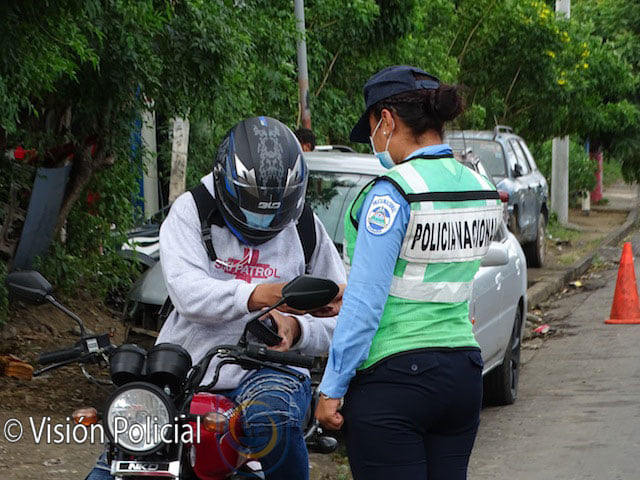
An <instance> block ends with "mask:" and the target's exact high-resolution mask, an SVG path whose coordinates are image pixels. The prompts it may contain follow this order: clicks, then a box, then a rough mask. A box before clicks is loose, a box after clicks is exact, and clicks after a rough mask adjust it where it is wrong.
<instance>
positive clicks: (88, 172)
mask: <svg viewBox="0 0 640 480" xmlns="http://www.w3.org/2000/svg"><path fill="white" fill-rule="evenodd" d="M107 163H108V162H107V158H106V154H105V153H104V151H102V150H101V149H100V150H99V151H98V152H97V153H96V156H95V158H91V148H90V147H88V148H87V147H79V148H78V149H77V152H76V155H75V157H74V160H73V168H72V170H71V175H70V176H69V182H68V183H67V188H66V191H65V195H64V199H63V200H62V206H61V207H60V212H58V221H57V223H56V229H55V232H54V237H53V238H57V237H58V235H59V234H60V230H61V229H62V227H63V226H64V224H65V222H66V221H67V218H68V217H69V213H70V212H71V209H72V208H73V206H74V205H75V204H76V202H77V201H78V199H80V196H81V195H82V193H83V192H84V189H85V188H86V187H87V185H88V184H89V182H90V181H91V178H92V177H93V174H94V173H95V171H96V170H98V169H99V168H100V167H102V166H103V165H106V164H107Z"/></svg>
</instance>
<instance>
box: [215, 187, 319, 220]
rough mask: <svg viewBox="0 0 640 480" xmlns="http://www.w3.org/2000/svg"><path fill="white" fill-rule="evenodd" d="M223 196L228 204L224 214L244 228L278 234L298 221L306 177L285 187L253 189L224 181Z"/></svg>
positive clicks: (302, 203)
mask: <svg viewBox="0 0 640 480" xmlns="http://www.w3.org/2000/svg"><path fill="white" fill-rule="evenodd" d="M225 187H226V188H225V192H224V193H225V194H226V195H229V196H230V197H232V198H230V199H229V200H230V203H231V205H233V204H235V205H234V206H237V208H227V209H226V210H227V213H228V214H229V215H231V216H232V217H233V218H234V220H236V221H237V222H239V223H241V224H243V225H246V226H247V227H248V228H251V229H253V230H257V231H262V232H278V231H280V230H282V229H283V228H284V227H285V226H286V225H287V224H288V223H290V222H293V221H296V220H298V218H299V217H300V214H301V213H302V207H303V205H304V196H305V192H306V189H307V178H306V177H305V178H304V179H303V181H302V182H299V183H296V184H293V185H291V184H289V185H287V186H286V187H284V188H283V187H256V186H255V185H248V184H246V183H244V182H243V181H242V180H231V181H230V180H229V178H226V182H225Z"/></svg>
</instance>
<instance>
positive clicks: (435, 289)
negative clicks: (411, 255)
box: [389, 276, 471, 303]
mask: <svg viewBox="0 0 640 480" xmlns="http://www.w3.org/2000/svg"><path fill="white" fill-rule="evenodd" d="M389 294H390V295H393V296H394V297H399V298H404V299H406V300H415V301H418V302H438V303H450V302H465V301H467V300H469V298H470V297H471V282H426V283H425V282H422V281H420V282H419V281H417V280H413V279H408V278H400V277H396V276H394V277H393V280H392V282H391V290H390V291H389Z"/></svg>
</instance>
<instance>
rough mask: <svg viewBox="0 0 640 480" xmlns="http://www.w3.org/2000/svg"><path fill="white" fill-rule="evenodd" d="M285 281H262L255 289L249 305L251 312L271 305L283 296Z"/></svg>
mask: <svg viewBox="0 0 640 480" xmlns="http://www.w3.org/2000/svg"><path fill="white" fill-rule="evenodd" d="M284 285H285V284H284V283H261V284H259V285H257V286H256V288H254V289H253V292H251V296H249V301H248V302H247V307H248V308H249V311H250V312H255V311H257V310H261V309H263V308H266V307H270V306H271V305H273V304H274V303H276V302H277V301H278V300H280V297H282V287H284Z"/></svg>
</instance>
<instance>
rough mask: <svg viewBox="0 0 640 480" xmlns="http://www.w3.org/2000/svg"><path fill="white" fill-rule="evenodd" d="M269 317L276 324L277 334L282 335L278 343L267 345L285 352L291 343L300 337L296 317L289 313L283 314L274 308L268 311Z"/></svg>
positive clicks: (294, 342) (293, 343)
mask: <svg viewBox="0 0 640 480" xmlns="http://www.w3.org/2000/svg"><path fill="white" fill-rule="evenodd" d="M269 315H271V318H273V320H274V322H275V323H276V325H277V326H278V335H280V336H281V337H282V341H281V342H280V343H279V344H278V345H274V346H273V347H269V348H271V349H273V350H277V351H278V352H286V351H288V350H290V349H291V347H292V346H293V345H295V344H296V342H297V341H298V340H299V339H300V333H301V330H300V324H299V323H298V319H297V318H296V317H292V316H290V315H283V314H281V313H280V312H276V311H275V310H274V311H272V312H271V313H269Z"/></svg>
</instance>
